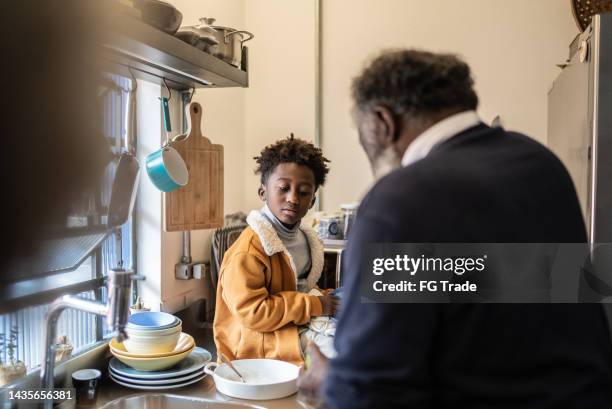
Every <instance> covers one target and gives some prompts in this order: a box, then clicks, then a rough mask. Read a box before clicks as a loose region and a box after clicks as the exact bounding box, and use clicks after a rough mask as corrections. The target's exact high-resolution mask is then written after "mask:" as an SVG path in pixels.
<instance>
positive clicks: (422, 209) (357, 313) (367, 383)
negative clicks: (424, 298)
mask: <svg viewBox="0 0 612 409" xmlns="http://www.w3.org/2000/svg"><path fill="white" fill-rule="evenodd" d="M352 91H353V98H354V102H355V110H354V116H355V120H356V123H357V127H358V131H359V139H360V142H361V145H362V146H363V148H364V150H365V151H366V153H367V156H368V158H369V160H370V162H371V164H372V168H373V171H374V173H375V174H376V176H377V177H379V178H380V179H379V180H378V182H377V183H376V184H375V186H374V187H373V188H372V189H371V190H370V191H369V192H368V194H367V195H366V196H365V198H364V199H363V201H362V203H361V206H360V209H359V214H358V216H357V219H356V222H355V225H354V227H353V229H352V232H351V236H350V237H349V244H348V248H347V251H346V255H345V257H344V260H346V264H345V265H344V268H345V269H344V277H345V283H344V285H345V300H344V305H343V308H342V312H341V316H340V321H339V324H338V330H337V333H336V342H335V346H336V349H337V351H338V356H337V358H335V359H333V360H331V361H327V360H325V358H323V357H322V356H321V355H320V354H319V353H318V351H317V350H316V348H312V349H311V369H310V370H309V371H308V372H307V373H306V375H305V376H303V377H302V378H301V380H300V385H301V388H302V390H303V391H304V392H307V393H308V392H311V393H316V392H320V393H321V396H322V397H323V399H324V402H325V404H326V405H327V406H328V407H330V408H351V409H356V408H395V407H406V408H453V409H460V408H470V409H478V408H496V409H499V408H521V409H528V408H561V407H564V408H566V407H573V408H578V407H580V408H604V407H605V408H609V407H612V381H611V379H612V378H611V377H612V369H611V368H612V349H611V343H610V337H609V333H608V328H607V323H606V319H605V316H604V311H603V309H602V308H601V306H600V305H596V304H580V305H578V304H573V305H572V304H557V305H552V304H512V305H510V304H384V303H362V302H361V293H360V288H359V282H360V280H359V266H360V263H361V261H362V258H363V257H364V251H363V249H364V248H366V247H367V245H368V244H369V243H385V242H386V243H390V242H397V243H417V242H424V243H440V242H455V243H462V242H472V243H484V242H491V243H492V242H497V243H534V242H540V243H558V242H568V243H576V242H585V241H586V233H585V226H584V223H583V220H582V216H581V213H580V207H579V204H578V200H577V197H576V193H575V190H574V187H573V185H572V182H571V180H570V178H569V176H568V174H567V172H566V170H565V168H564V167H563V165H562V164H561V163H560V162H559V160H558V159H557V158H556V157H555V156H554V155H553V154H552V153H551V152H550V151H549V150H548V149H547V148H545V147H544V146H542V145H540V144H539V143H537V142H535V141H534V140H532V139H530V138H528V137H527V136H525V135H521V134H518V133H515V132H508V131H505V130H504V129H502V128H490V127H488V126H487V125H485V124H483V123H482V122H481V121H480V119H479V117H478V115H477V114H476V112H475V110H476V108H477V104H478V98H477V96H476V94H475V92H474V90H473V81H472V79H471V75H470V70H469V67H468V66H467V65H466V64H465V63H463V62H462V61H460V60H459V59H457V58H456V57H454V56H451V55H441V54H433V53H429V52H422V51H414V50H402V51H394V52H388V53H385V54H383V55H382V56H380V57H379V58H377V59H376V60H374V61H373V62H372V63H371V64H370V65H369V66H368V67H367V68H366V69H365V70H364V71H363V73H362V74H361V75H360V76H359V77H358V78H356V79H355V80H354V83H353V89H352Z"/></svg>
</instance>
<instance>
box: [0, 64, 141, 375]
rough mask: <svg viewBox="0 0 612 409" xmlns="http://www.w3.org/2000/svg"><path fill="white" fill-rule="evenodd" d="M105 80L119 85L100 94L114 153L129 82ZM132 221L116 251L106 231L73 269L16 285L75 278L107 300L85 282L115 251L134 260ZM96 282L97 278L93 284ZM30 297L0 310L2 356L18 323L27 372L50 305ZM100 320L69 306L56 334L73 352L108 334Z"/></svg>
mask: <svg viewBox="0 0 612 409" xmlns="http://www.w3.org/2000/svg"><path fill="white" fill-rule="evenodd" d="M109 79H110V80H111V81H113V82H114V83H115V84H117V86H118V88H117V89H108V90H107V91H106V92H105V94H104V95H103V98H104V100H103V115H104V116H103V120H104V121H103V130H104V132H105V134H106V135H107V137H108V138H109V139H110V142H111V146H113V152H114V153H116V154H119V153H120V152H121V142H122V135H123V132H124V126H125V123H124V122H125V121H124V119H125V118H124V115H125V105H126V91H125V90H127V89H128V88H129V83H130V81H129V80H128V79H126V78H123V77H119V76H109ZM121 89H123V91H122V90H121ZM113 177H114V169H113V168H112V167H111V168H109V171H108V172H107V174H106V175H104V181H103V186H102V192H101V197H102V202H103V203H108V199H109V196H110V191H111V186H112V183H113ZM133 224H134V223H133V219H132V218H130V219H129V220H128V222H127V223H125V224H124V225H123V226H122V227H121V228H120V232H121V238H122V240H121V242H120V243H121V251H120V252H118V251H116V250H117V245H118V243H119V242H118V241H117V240H116V237H115V236H114V235H110V236H109V237H108V238H107V239H106V240H105V241H104V242H103V244H102V245H101V246H100V247H99V248H97V249H96V250H95V251H94V252H93V253H92V254H91V255H90V256H89V257H88V258H87V259H86V260H85V261H84V262H83V263H82V264H81V265H80V266H79V267H78V268H77V269H76V270H75V271H72V272H66V273H59V274H57V275H52V276H47V277H43V278H36V279H27V280H23V281H22V282H17V283H15V286H21V287H23V289H26V290H27V288H28V286H30V287H31V288H36V289H39V288H41V287H40V286H41V285H43V286H46V287H45V288H46V289H48V288H47V287H51V289H52V290H54V289H58V288H62V287H64V286H68V285H74V284H75V280H77V281H82V282H83V283H86V284H85V285H90V287H91V288H85V289H82V290H84V291H83V292H81V293H80V294H79V295H80V296H82V297H84V298H89V299H97V300H102V301H103V302H105V301H106V289H105V288H99V286H98V285H94V284H87V283H90V282H91V283H93V282H94V280H92V279H95V278H96V277H98V278H99V277H103V276H104V275H105V274H106V273H107V272H108V271H109V270H111V269H112V268H114V267H116V266H117V264H118V261H119V260H118V259H117V258H118V257H117V255H118V254H121V260H122V261H123V266H124V267H129V266H131V265H133V258H132V245H131V243H133V240H132V238H133V234H134V233H133V232H134V229H133V227H134V226H133ZM34 283H35V284H36V285H34ZM98 283H99V282H96V284H98ZM32 294H33V295H35V294H36V292H35V290H33V292H32ZM58 294H59V293H58ZM30 298H31V299H32V300H33V301H31V302H29V304H30V306H25V307H24V308H21V309H19V310H17V311H14V312H10V313H6V314H2V315H0V334H4V339H5V341H4V346H3V348H1V350H0V360H1V361H2V362H4V363H7V362H9V348H7V346H8V343H9V338H10V333H11V330H12V329H15V328H16V329H17V331H18V335H17V340H16V342H14V354H15V360H16V361H22V362H24V364H25V365H26V367H27V368H28V371H29V370H32V369H35V368H37V367H38V366H39V365H40V360H41V359H42V358H41V356H42V353H43V348H44V345H43V342H44V341H43V339H44V336H43V333H44V315H45V312H46V311H47V310H48V308H49V304H44V305H36V301H35V298H36V297H30ZM104 320H105V318H104V317H100V316H95V315H93V314H89V313H86V312H82V311H76V310H72V309H67V310H65V311H64V312H63V313H62V314H61V316H60V319H59V322H58V327H57V334H58V336H61V335H66V336H67V339H68V342H69V343H70V344H72V346H73V348H74V349H73V351H72V355H76V354H78V353H79V351H82V350H83V349H86V348H87V347H88V346H89V345H91V344H92V343H94V342H96V341H98V340H101V339H103V338H104V337H106V336H108V335H109V333H110V331H109V330H108V329H107V328H106V323H105V322H104Z"/></svg>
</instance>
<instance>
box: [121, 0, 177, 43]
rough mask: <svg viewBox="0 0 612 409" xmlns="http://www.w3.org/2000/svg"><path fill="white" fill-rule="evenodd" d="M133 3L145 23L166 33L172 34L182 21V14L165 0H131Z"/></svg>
mask: <svg viewBox="0 0 612 409" xmlns="http://www.w3.org/2000/svg"><path fill="white" fill-rule="evenodd" d="M133 4H134V7H135V8H136V9H138V10H140V11H141V13H142V20H143V21H144V22H145V23H147V24H149V25H152V26H153V27H155V28H157V29H159V30H162V31H165V32H166V33H168V34H172V35H174V33H176V31H177V30H178V29H179V27H180V26H181V22H182V21H183V14H182V13H181V12H180V11H178V10H177V9H176V7H174V6H173V5H172V4H170V3H167V2H165V1H161V0H133Z"/></svg>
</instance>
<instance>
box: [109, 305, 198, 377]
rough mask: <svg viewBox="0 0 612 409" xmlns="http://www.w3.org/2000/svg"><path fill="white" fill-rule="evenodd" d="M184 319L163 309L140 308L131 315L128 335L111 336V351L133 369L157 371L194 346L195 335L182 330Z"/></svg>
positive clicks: (176, 360) (174, 361) (177, 360)
mask: <svg viewBox="0 0 612 409" xmlns="http://www.w3.org/2000/svg"><path fill="white" fill-rule="evenodd" d="M181 330H182V322H181V320H180V319H178V318H176V317H175V316H173V315H171V314H167V313H164V312H141V313H138V314H134V315H132V316H130V319H129V321H128V324H127V326H126V332H127V335H128V339H126V340H125V341H124V342H123V343H120V342H117V340H116V339H112V340H111V342H110V344H109V346H110V350H111V353H112V354H113V355H114V356H115V358H117V359H118V360H120V361H121V362H123V363H124V364H126V365H128V366H131V367H132V368H134V369H137V370H140V371H158V370H161V369H166V368H169V367H171V366H173V365H176V364H177V363H179V362H180V361H181V360H183V359H184V358H185V357H187V355H189V353H190V352H191V351H193V349H194V348H195V342H194V340H193V337H191V336H190V335H188V334H186V333H184V332H181Z"/></svg>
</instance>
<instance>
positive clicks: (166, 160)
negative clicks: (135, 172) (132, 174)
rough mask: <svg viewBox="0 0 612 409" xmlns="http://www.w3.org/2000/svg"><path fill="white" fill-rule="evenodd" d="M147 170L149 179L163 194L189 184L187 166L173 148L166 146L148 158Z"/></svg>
mask: <svg viewBox="0 0 612 409" xmlns="http://www.w3.org/2000/svg"><path fill="white" fill-rule="evenodd" d="M146 168H147V174H148V175H149V179H151V182H152V183H153V184H154V185H155V187H157V188H158V189H159V190H161V191H162V192H171V191H173V190H176V189H178V188H180V187H183V186H185V185H186V184H187V182H189V172H188V170H187V165H185V161H184V160H183V158H182V157H181V155H180V154H179V153H178V152H177V151H176V149H174V148H173V147H171V146H164V147H162V148H161V149H159V150H157V151H155V152H153V153H151V154H150V155H149V156H147V165H146Z"/></svg>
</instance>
